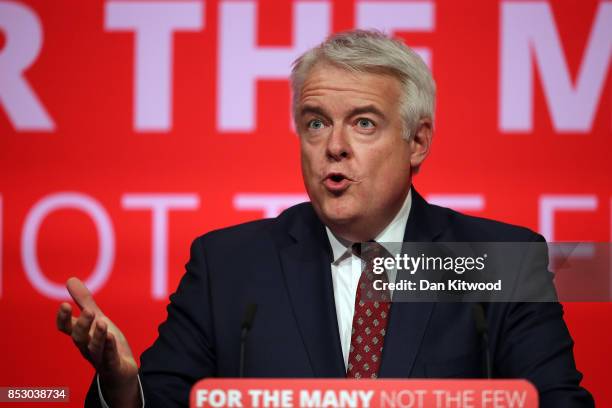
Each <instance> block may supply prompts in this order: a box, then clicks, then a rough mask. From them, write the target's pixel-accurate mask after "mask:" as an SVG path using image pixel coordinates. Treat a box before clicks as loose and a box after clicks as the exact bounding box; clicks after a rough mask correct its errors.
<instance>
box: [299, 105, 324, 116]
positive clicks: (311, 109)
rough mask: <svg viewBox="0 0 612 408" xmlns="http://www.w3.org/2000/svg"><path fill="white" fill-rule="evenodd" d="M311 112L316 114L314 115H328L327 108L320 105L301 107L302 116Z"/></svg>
mask: <svg viewBox="0 0 612 408" xmlns="http://www.w3.org/2000/svg"><path fill="white" fill-rule="evenodd" d="M309 113H311V114H314V115H319V116H325V117H327V114H326V113H325V110H324V109H323V108H320V107H318V106H312V105H306V106H304V107H302V109H300V116H304V115H307V114H309Z"/></svg>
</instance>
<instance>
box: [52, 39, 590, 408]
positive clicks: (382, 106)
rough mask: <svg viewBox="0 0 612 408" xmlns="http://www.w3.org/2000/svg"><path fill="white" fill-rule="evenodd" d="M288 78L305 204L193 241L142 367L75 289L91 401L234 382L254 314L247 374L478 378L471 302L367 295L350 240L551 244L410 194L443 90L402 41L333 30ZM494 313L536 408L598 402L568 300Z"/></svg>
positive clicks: (493, 339) (77, 331)
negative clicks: (247, 314) (533, 391)
mask: <svg viewBox="0 0 612 408" xmlns="http://www.w3.org/2000/svg"><path fill="white" fill-rule="evenodd" d="M291 82H292V87H293V94H294V99H293V107H294V117H295V124H296V129H297V132H298V134H299V136H300V143H301V158H302V173H303V177H304V184H305V186H306V189H307V191H308V194H309V197H310V199H311V202H310V203H304V204H300V205H297V206H295V207H292V208H290V209H288V210H286V211H285V212H283V213H282V214H281V215H280V216H279V217H277V218H275V219H269V220H260V221H255V222H251V223H247V224H243V225H239V226H235V227H231V228H226V229H222V230H219V231H214V232H210V233H208V234H205V235H203V236H202V237H199V238H198V239H196V240H195V241H194V243H193V244H192V247H191V258H190V260H189V263H188V264H187V266H186V273H185V275H184V276H183V278H182V280H181V282H180V285H179V287H178V289H177V291H176V292H175V293H174V294H173V295H172V296H171V297H170V301H171V302H170V304H169V306H168V317H167V319H166V321H165V322H164V323H163V324H162V325H161V326H160V328H159V337H158V339H157V340H156V341H155V343H154V344H153V345H152V346H151V347H150V348H149V349H148V350H146V351H145V352H144V353H143V354H142V356H141V366H140V369H138V366H137V364H136V362H135V360H134V358H133V356H132V354H131V352H130V349H129V345H128V343H127V341H126V339H125V337H124V336H123V335H122V334H121V332H120V331H119V329H118V328H116V327H115V326H114V325H113V324H112V322H111V321H110V320H109V319H108V317H106V316H104V314H103V313H102V311H101V310H100V309H99V307H98V306H97V305H96V304H95V302H94V300H93V298H92V297H91V294H90V293H89V291H88V290H87V288H85V287H84V286H83V284H82V283H81V282H80V281H79V280H77V279H71V280H69V282H68V284H67V286H68V290H69V291H70V293H71V295H72V296H73V298H74V299H75V301H76V302H77V304H78V305H79V307H80V308H81V310H82V312H81V315H80V316H79V317H78V318H76V317H72V316H71V314H72V311H71V307H70V305H69V304H68V303H63V304H62V305H61V306H60V310H59V311H58V316H57V322H58V327H59V329H60V330H61V331H63V332H65V333H67V334H69V335H71V336H72V338H73V340H74V342H75V344H76V346H77V347H78V349H79V350H80V351H81V353H82V354H83V355H84V357H85V358H86V359H87V360H88V361H90V363H91V364H92V365H93V366H94V367H95V369H96V372H97V375H96V377H95V378H94V381H93V383H92V386H91V388H90V391H89V393H88V397H87V404H88V405H90V404H91V405H92V406H100V405H102V406H121V407H123V406H141V405H142V403H143V400H144V401H145V402H146V405H147V406H154V407H155V406H160V407H169V406H185V405H187V404H188V397H189V390H190V387H191V386H192V385H193V384H194V383H195V382H196V381H197V380H199V379H201V378H204V377H210V376H220V377H237V376H238V373H239V365H240V364H239V348H240V326H241V321H242V318H243V315H244V311H245V309H246V307H247V305H249V304H256V305H257V313H256V316H255V318H254V322H253V326H252V329H251V332H250V334H249V337H248V341H247V344H246V347H247V360H246V363H245V374H246V376H248V377H350V378H362V377H368V378H377V377H391V378H407V377H431V378H448V377H481V376H483V375H484V373H483V370H482V360H481V354H482V353H481V342H480V338H479V335H478V333H477V331H476V328H475V324H474V318H473V315H472V305H470V304H467V303H434V302H420V303H419V302H416V303H414V302H411V303H400V302H391V303H389V302H378V301H377V302H370V301H368V300H367V299H364V298H363V297H362V296H363V295H362V291H360V290H358V287H361V286H362V285H363V284H365V282H366V281H365V279H366V278H364V277H365V276H366V275H367V270H362V268H361V264H362V262H361V259H360V258H361V257H363V254H361V253H360V251H359V249H358V248H359V247H358V246H355V245H354V244H355V243H361V242H367V241H377V242H401V241H405V242H412V241H416V242H451V241H452V242H485V241H508V242H537V241H541V240H542V238H541V237H540V236H539V235H537V234H535V233H533V232H531V231H529V230H527V229H524V228H520V227H514V226H510V225H506V224H502V223H497V222H494V221H488V220H484V219H479V218H474V217H468V216H465V215H461V214H459V213H457V212H454V211H452V210H449V209H445V208H441V207H437V206H433V205H429V204H427V203H426V202H425V200H423V198H422V197H421V196H420V195H419V194H418V193H417V191H416V190H415V189H414V188H413V187H412V175H413V174H414V173H415V172H416V171H417V170H418V169H419V167H420V166H421V164H422V163H423V161H424V159H425V158H426V157H427V154H428V152H429V149H430V145H431V140H432V129H433V112H434V104H435V85H434V82H433V79H432V78H431V74H430V72H429V69H428V68H427V66H426V65H425V64H424V63H423V62H422V60H421V59H420V58H419V57H418V56H417V55H416V54H415V53H414V52H413V51H412V50H410V49H409V48H407V47H406V46H405V45H403V44H402V43H400V42H398V41H395V40H391V39H389V38H387V37H386V36H384V35H382V34H380V33H377V32H369V31H353V32H347V33H341V34H337V35H335V36H332V37H330V38H329V39H327V40H326V41H325V42H324V43H323V44H321V45H320V46H318V47H316V48H314V49H312V50H310V51H308V52H307V53H306V54H304V55H303V56H302V57H300V58H299V59H298V60H297V61H296V63H295V65H294V68H293V71H292V75H291ZM366 269H367V267H366ZM486 309H487V310H486V319H487V325H488V329H489V338H490V351H491V356H492V366H493V375H494V376H495V377H500V378H527V379H528V380H530V381H532V382H533V383H534V384H535V386H536V387H537V388H538V391H539V393H540V401H541V404H542V406H552V407H564V406H567V407H578V406H585V407H588V406H592V405H593V402H592V398H591V396H590V394H589V393H588V392H587V391H586V390H584V389H583V388H581V387H580V380H581V374H580V373H579V372H578V371H577V370H576V367H575V364H574V359H573V354H572V346H573V342H572V340H571V337H570V335H569V333H568V330H567V327H566V325H565V323H564V321H563V317H562V315H563V312H562V308H561V305H559V304H558V303H554V302H548V303H491V304H489V305H487V307H486Z"/></svg>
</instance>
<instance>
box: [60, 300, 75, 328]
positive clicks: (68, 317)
mask: <svg viewBox="0 0 612 408" xmlns="http://www.w3.org/2000/svg"><path fill="white" fill-rule="evenodd" d="M73 319H74V318H73V317H72V306H70V304H69V303H66V302H64V303H62V304H61V305H60V307H59V309H58V311H57V317H56V325H57V329H58V330H59V331H61V332H63V333H66V334H67V335H69V336H70V335H71V334H72V322H73ZM75 320H76V319H75Z"/></svg>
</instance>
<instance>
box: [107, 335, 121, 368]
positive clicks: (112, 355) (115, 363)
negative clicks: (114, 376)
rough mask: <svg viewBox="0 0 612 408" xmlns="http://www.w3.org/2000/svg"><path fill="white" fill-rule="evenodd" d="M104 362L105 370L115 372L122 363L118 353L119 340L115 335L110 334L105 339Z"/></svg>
mask: <svg viewBox="0 0 612 408" xmlns="http://www.w3.org/2000/svg"><path fill="white" fill-rule="evenodd" d="M105 340H106V341H105V343H104V352H103V362H104V366H103V368H104V370H106V371H108V372H113V371H116V370H118V369H119V366H120V365H121V362H120V360H119V352H118V351H117V339H116V338H115V336H114V335H113V333H111V332H108V333H107V335H106V337H105Z"/></svg>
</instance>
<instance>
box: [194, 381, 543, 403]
mask: <svg viewBox="0 0 612 408" xmlns="http://www.w3.org/2000/svg"><path fill="white" fill-rule="evenodd" d="M190 406H191V407H192V408H196V407H197V408H201V407H254V408H268V407H304V408H306V407H317V408H322V407H380V408H429V407H435V408H532V407H537V406H538V393H537V390H536V389H535V387H534V386H533V385H532V384H531V383H529V382H528V381H525V380H447V379H441V380H431V379H428V380H400V379H397V380H381V379H379V380H353V379H350V380H348V379H306V380H305V379H238V378H224V379H217V378H212V379H204V380H201V381H199V382H198V383H196V384H195V385H194V387H193V388H192V389H191V398H190Z"/></svg>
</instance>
